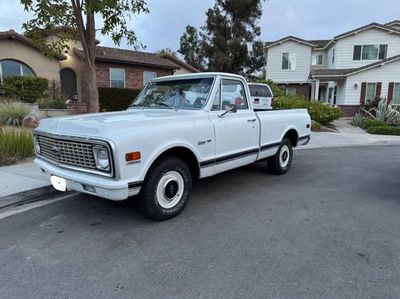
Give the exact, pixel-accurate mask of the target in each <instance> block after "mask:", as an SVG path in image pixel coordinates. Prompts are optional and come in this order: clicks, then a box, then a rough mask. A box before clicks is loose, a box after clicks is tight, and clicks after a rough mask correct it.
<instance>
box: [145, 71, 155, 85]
mask: <svg viewBox="0 0 400 299" xmlns="http://www.w3.org/2000/svg"><path fill="white" fill-rule="evenodd" d="M154 78H157V73H156V72H146V71H145V72H143V85H146V84H147V82H149V81H150V80H151V79H154Z"/></svg>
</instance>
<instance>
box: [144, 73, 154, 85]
mask: <svg viewBox="0 0 400 299" xmlns="http://www.w3.org/2000/svg"><path fill="white" fill-rule="evenodd" d="M146 73H148V74H153V75H154V77H153V78H152V79H154V78H157V72H150V71H143V85H146V83H147V82H145V77H144V75H145V74H146Z"/></svg>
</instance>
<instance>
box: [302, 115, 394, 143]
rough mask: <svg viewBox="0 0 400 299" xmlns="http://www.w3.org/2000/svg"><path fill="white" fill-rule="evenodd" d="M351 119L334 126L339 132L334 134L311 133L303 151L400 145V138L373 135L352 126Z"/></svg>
mask: <svg viewBox="0 0 400 299" xmlns="http://www.w3.org/2000/svg"><path fill="white" fill-rule="evenodd" d="M350 120H351V118H341V119H339V120H336V121H335V122H334V123H333V124H334V125H335V127H336V129H337V130H338V132H337V133H334V132H329V133H326V132H311V140H310V142H309V144H308V145H307V146H303V147H301V149H311V148H324V147H342V146H363V145H384V144H387V145H400V136H390V135H372V134H368V133H366V132H365V131H364V130H362V129H361V128H359V127H354V126H352V125H351V124H350Z"/></svg>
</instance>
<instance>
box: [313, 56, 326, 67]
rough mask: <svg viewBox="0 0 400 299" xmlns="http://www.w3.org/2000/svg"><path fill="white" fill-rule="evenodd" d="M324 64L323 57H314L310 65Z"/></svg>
mask: <svg viewBox="0 0 400 299" xmlns="http://www.w3.org/2000/svg"><path fill="white" fill-rule="evenodd" d="M323 63H324V55H322V54H319V55H314V56H313V60H312V65H322V64H323Z"/></svg>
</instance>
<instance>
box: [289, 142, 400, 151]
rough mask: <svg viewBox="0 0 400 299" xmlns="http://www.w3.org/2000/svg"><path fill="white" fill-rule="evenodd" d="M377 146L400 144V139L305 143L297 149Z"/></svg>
mask: <svg viewBox="0 0 400 299" xmlns="http://www.w3.org/2000/svg"><path fill="white" fill-rule="evenodd" d="M374 145H375V146H377V145H400V141H375V142H370V143H347V144H331V145H318V144H312V145H303V146H300V147H297V148H295V150H311V149H323V148H335V147H336V148H338V147H359V146H374Z"/></svg>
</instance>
